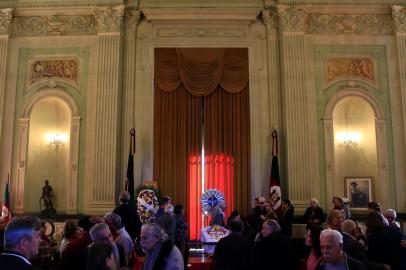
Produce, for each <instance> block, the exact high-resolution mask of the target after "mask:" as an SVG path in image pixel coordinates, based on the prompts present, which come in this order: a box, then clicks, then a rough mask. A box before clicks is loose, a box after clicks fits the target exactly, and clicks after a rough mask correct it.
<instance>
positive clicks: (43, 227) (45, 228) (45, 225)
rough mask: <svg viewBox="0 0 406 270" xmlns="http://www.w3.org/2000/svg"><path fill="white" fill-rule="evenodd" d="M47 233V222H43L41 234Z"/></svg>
mask: <svg viewBox="0 0 406 270" xmlns="http://www.w3.org/2000/svg"><path fill="white" fill-rule="evenodd" d="M46 232H47V224H46V222H45V221H41V233H42V234H46Z"/></svg>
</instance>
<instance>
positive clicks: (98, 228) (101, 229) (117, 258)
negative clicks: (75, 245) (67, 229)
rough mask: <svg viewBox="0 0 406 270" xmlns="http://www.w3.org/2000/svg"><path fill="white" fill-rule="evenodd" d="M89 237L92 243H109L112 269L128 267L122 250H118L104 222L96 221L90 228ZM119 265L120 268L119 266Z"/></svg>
mask: <svg viewBox="0 0 406 270" xmlns="http://www.w3.org/2000/svg"><path fill="white" fill-rule="evenodd" d="M90 237H91V238H92V240H93V242H94V243H101V244H109V245H111V246H112V248H113V270H116V269H123V270H124V269H129V268H126V267H124V266H125V255H124V250H123V249H122V248H121V249H120V250H119V248H118V246H117V245H116V244H115V243H114V241H113V235H112V234H111V231H110V229H109V226H108V225H107V224H106V223H97V224H96V225H94V226H93V227H92V228H91V229H90ZM120 267H121V268H120Z"/></svg>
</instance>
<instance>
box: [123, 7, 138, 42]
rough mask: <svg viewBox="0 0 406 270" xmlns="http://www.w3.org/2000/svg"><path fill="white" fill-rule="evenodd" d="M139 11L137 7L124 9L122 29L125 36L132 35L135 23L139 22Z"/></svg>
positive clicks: (135, 27)
mask: <svg viewBox="0 0 406 270" xmlns="http://www.w3.org/2000/svg"><path fill="white" fill-rule="evenodd" d="M140 17H141V11H139V10H138V9H126V12H125V15H124V29H125V33H126V35H127V36H134V35H135V32H136V29H137V25H138V23H139V22H140Z"/></svg>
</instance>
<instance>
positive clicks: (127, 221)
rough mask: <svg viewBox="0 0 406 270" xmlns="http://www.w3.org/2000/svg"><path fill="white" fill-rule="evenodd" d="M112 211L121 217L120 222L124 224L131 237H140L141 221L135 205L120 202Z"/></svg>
mask: <svg viewBox="0 0 406 270" xmlns="http://www.w3.org/2000/svg"><path fill="white" fill-rule="evenodd" d="M113 213H114V214H117V215H119V216H120V217H121V224H122V225H124V227H125V230H126V231H127V232H128V234H129V235H130V237H131V239H133V240H134V239H135V238H137V239H139V238H140V232H141V226H142V223H141V221H140V218H139V216H138V213H137V210H136V209H135V207H133V206H131V205H129V204H128V203H126V204H120V205H119V206H118V207H116V208H115V209H114V210H113Z"/></svg>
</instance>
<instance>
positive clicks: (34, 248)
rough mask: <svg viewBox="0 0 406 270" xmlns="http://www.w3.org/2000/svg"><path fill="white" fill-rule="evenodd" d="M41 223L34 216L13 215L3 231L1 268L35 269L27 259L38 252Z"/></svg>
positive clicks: (12, 269) (0, 255)
mask: <svg viewBox="0 0 406 270" xmlns="http://www.w3.org/2000/svg"><path fill="white" fill-rule="evenodd" d="M40 241H41V223H40V221H39V220H38V219H37V218H35V217H29V216H26V217H15V218H13V219H12V220H11V221H10V223H9V224H8V225H7V227H6V229H5V231H4V251H3V252H2V253H1V254H0V266H1V269H2V270H14V269H19V270H35V269H38V268H36V267H34V266H32V265H31V263H30V261H29V259H30V258H32V257H34V256H35V255H37V254H38V248H39V243H40Z"/></svg>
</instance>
